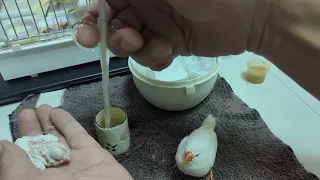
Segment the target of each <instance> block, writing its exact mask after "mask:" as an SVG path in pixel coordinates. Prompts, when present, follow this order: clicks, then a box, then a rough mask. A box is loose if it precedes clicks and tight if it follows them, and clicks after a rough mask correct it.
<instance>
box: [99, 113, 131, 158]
mask: <svg viewBox="0 0 320 180" xmlns="http://www.w3.org/2000/svg"><path fill="white" fill-rule="evenodd" d="M110 120H111V128H105V121H104V110H101V111H100V112H99V113H98V114H97V116H96V119H95V126H96V132H97V136H98V141H99V143H100V145H101V146H102V147H103V148H105V149H107V150H108V151H109V152H110V153H111V154H112V155H113V156H117V155H120V154H123V153H125V152H126V151H127V150H128V149H129V147H130V130H129V125H128V117H127V115H126V113H125V112H124V111H123V110H122V109H120V108H117V107H111V109H110Z"/></svg>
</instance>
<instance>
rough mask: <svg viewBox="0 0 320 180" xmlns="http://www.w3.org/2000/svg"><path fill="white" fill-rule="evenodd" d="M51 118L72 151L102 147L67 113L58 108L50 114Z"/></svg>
mask: <svg viewBox="0 0 320 180" xmlns="http://www.w3.org/2000/svg"><path fill="white" fill-rule="evenodd" d="M49 117H50V120H51V121H52V123H53V125H54V126H55V127H56V128H57V129H58V130H59V131H60V132H61V133H62V135H63V136H64V138H65V140H66V142H67V144H68V145H69V147H70V148H71V149H82V148H87V147H101V146H100V145H99V143H97V141H96V140H95V139H93V138H92V137H91V136H90V135H89V134H88V133H87V131H86V130H85V129H84V128H83V127H82V126H81V125H80V124H79V123H78V122H77V121H76V120H75V119H74V117H72V115H71V114H70V113H68V112H67V111H65V110H63V109H58V108H56V109H53V110H52V111H51V112H50V114H49Z"/></svg>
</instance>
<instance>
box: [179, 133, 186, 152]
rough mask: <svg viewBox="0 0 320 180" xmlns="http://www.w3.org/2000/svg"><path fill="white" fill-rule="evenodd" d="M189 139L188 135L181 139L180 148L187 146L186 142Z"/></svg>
mask: <svg viewBox="0 0 320 180" xmlns="http://www.w3.org/2000/svg"><path fill="white" fill-rule="evenodd" d="M187 140H188V136H185V137H184V138H183V139H182V140H181V141H180V144H179V146H178V149H181V148H182V147H183V146H185V144H186V143H187Z"/></svg>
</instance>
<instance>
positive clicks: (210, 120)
mask: <svg viewBox="0 0 320 180" xmlns="http://www.w3.org/2000/svg"><path fill="white" fill-rule="evenodd" d="M202 126H209V127H212V129H214V128H215V127H216V119H215V118H214V117H212V116H211V114H209V115H208V116H207V117H206V119H205V120H204V121H203V123H202Z"/></svg>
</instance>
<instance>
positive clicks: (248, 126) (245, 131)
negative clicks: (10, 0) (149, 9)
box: [10, 75, 318, 180]
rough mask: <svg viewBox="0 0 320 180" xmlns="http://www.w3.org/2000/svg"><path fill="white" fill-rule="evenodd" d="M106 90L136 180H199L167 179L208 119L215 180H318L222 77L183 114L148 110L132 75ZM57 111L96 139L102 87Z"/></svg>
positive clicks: (81, 92) (71, 94)
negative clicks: (122, 124) (183, 146)
mask: <svg viewBox="0 0 320 180" xmlns="http://www.w3.org/2000/svg"><path fill="white" fill-rule="evenodd" d="M110 86H111V87H110V98H111V105H112V106H117V107H120V108H122V109H124V110H125V111H126V113H127V115H128V118H129V126H130V133H131V147H130V149H129V151H127V152H126V153H125V154H123V155H120V156H118V157H116V159H117V160H118V161H119V162H120V163H121V164H122V165H123V166H124V167H125V168H126V169H127V170H128V171H129V172H130V173H131V175H132V176H133V177H134V179H138V180H145V179H146V180H169V179H172V180H175V179H177V180H178V179H181V180H182V179H183V180H189V179H201V178H194V177H190V176H186V175H184V174H182V173H181V172H180V171H179V170H178V169H176V170H175V171H174V172H173V173H172V174H171V176H170V172H171V171H170V168H171V167H172V166H173V165H174V163H175V162H174V156H175V153H176V149H177V146H178V144H179V142H180V140H181V139H182V138H183V137H184V136H186V135H188V134H190V133H191V132H192V131H193V130H194V129H196V128H198V127H199V126H200V125H201V123H202V121H203V120H204V118H205V117H206V116H207V115H208V114H212V115H213V116H215V117H216V119H217V125H216V129H215V131H216V133H217V137H218V152H217V157H216V161H215V165H214V167H213V172H214V177H215V180H242V179H243V180H250V179H252V180H270V179H275V180H316V179H318V178H317V177H316V176H315V175H313V174H312V173H309V172H307V171H306V170H305V169H304V168H303V166H302V165H301V164H300V163H299V162H298V160H297V159H296V157H295V155H294V153H293V151H292V149H291V148H290V147H289V146H287V145H286V144H284V143H283V142H282V141H281V140H280V139H279V138H277V137H276V136H275V135H274V134H273V133H272V132H271V131H270V130H269V128H268V127H267V125H266V124H265V122H264V121H263V120H262V118H261V117H260V115H259V113H258V112H257V111H256V110H255V109H252V108H250V107H248V106H247V105H246V104H245V103H244V102H243V101H242V100H241V99H239V98H238V97H237V96H236V95H235V94H234V93H233V91H232V89H231V87H230V86H229V84H228V83H227V82H226V81H225V79H224V78H222V77H218V79H217V82H216V84H215V87H214V89H213V90H212V92H211V93H210V94H209V96H208V97H207V98H206V99H205V100H204V101H203V102H202V103H201V104H199V105H198V106H196V107H194V108H192V109H190V110H186V111H181V112H168V111H164V110H160V109H158V108H156V107H154V106H152V105H150V104H149V103H148V102H147V101H146V100H145V99H144V98H143V97H142V96H141V95H140V94H139V92H138V90H137V89H136V87H135V85H134V83H133V79H132V77H131V75H127V76H123V77H115V78H112V79H110ZM61 108H63V109H65V110H67V111H69V112H70V113H71V114H72V115H73V116H74V117H75V118H76V119H77V120H78V121H79V123H80V124H81V125H82V126H83V127H84V128H85V129H86V130H87V131H88V132H89V134H90V135H92V136H93V137H94V138H97V137H96V132H95V127H94V117H95V115H96V114H97V113H98V112H99V111H100V110H101V109H103V101H102V87H101V82H95V83H91V84H85V85H80V86H75V87H72V88H69V89H67V90H66V92H65V94H64V103H63V105H62V106H61ZM18 109H19V108H18ZM20 109H21V108H20ZM15 113H16V112H14V114H15ZM15 118H16V117H12V118H11V119H10V121H11V130H12V134H13V139H16V138H17V137H19V136H18V135H17V126H18V125H17V123H16V119H15Z"/></svg>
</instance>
